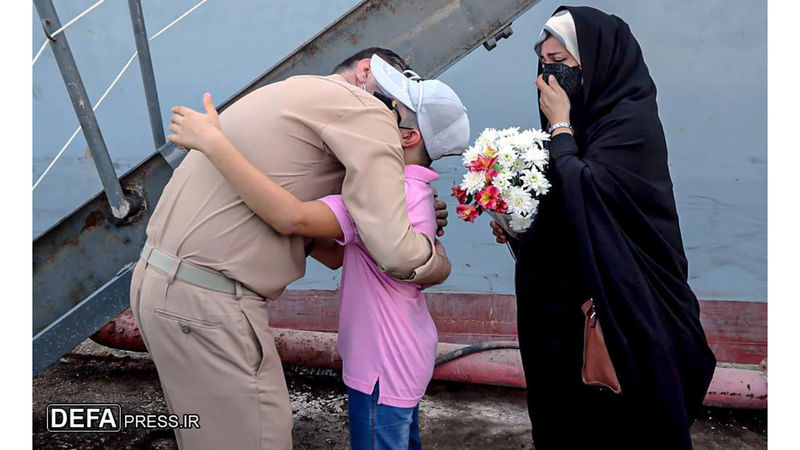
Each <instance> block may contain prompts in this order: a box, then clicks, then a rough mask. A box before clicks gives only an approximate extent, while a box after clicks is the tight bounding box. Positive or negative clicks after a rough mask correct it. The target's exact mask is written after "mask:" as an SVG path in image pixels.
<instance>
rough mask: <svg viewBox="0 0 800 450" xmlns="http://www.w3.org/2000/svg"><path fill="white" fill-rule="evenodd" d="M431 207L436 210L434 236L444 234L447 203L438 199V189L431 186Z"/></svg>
mask: <svg viewBox="0 0 800 450" xmlns="http://www.w3.org/2000/svg"><path fill="white" fill-rule="evenodd" d="M433 209H434V210H435V212H436V225H437V226H438V228H437V229H436V236H444V227H446V226H447V203H445V202H443V201H441V200H439V191H437V190H436V188H433Z"/></svg>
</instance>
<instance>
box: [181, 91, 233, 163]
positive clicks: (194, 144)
mask: <svg viewBox="0 0 800 450" xmlns="http://www.w3.org/2000/svg"><path fill="white" fill-rule="evenodd" d="M203 108H204V109H205V110H206V113H205V114H203V113H200V112H197V111H195V110H193V109H192V108H188V107H186V106H176V107H174V108H172V117H170V119H169V120H170V126H169V131H170V132H172V133H174V134H170V135H169V136H168V137H167V139H169V141H170V142H174V143H175V144H176V145H179V146H181V147H184V148H187V149H194V150H198V151H200V152H202V153H203V154H206V156H208V152H209V151H211V150H212V149H213V148H214V143H215V141H216V140H217V139H218V138H219V137H221V136H222V127H221V126H220V123H219V115H218V114H217V110H216V109H214V102H213V101H212V100H211V94H209V93H208V92H206V93H205V94H204V95H203Z"/></svg>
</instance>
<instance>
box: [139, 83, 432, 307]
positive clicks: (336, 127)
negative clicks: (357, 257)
mask: <svg viewBox="0 0 800 450" xmlns="http://www.w3.org/2000/svg"><path fill="white" fill-rule="evenodd" d="M220 122H221V124H222V131H223V132H224V134H225V136H227V138H228V139H229V140H230V141H231V142H232V143H233V145H234V146H236V148H238V149H239V150H240V151H241V152H242V153H243V154H244V156H245V157H246V158H247V159H248V160H249V161H250V162H251V163H253V164H254V165H255V166H256V167H257V168H258V169H259V170H261V171H262V172H263V173H264V174H266V175H268V176H269V177H270V178H271V179H273V180H274V181H275V182H277V183H278V184H280V185H281V186H283V187H284V188H285V189H287V190H288V191H289V192H291V193H292V194H294V195H295V196H297V197H298V198H299V199H300V200H303V201H309V200H314V199H318V198H321V197H324V196H326V195H329V194H338V193H341V194H342V197H343V200H344V203H345V205H346V206H347V209H348V211H349V212H350V215H351V216H352V218H353V220H354V222H355V224H356V226H357V228H358V232H359V235H360V236H361V238H362V240H363V241H364V243H365V245H366V247H367V249H368V250H369V251H370V253H371V254H372V255H373V256H374V258H375V260H376V261H377V262H378V263H379V264H380V265H381V267H382V268H383V269H384V270H385V271H386V273H387V274H389V275H391V276H392V277H394V278H397V279H407V280H411V281H414V282H415V283H419V284H429V283H437V282H441V281H442V280H441V279H439V278H441V275H442V273H441V272H442V267H443V265H444V264H447V262H446V258H445V257H443V256H441V255H438V254H437V253H436V252H435V251H433V242H432V241H431V239H430V238H428V237H426V236H425V235H423V234H421V233H418V232H416V231H415V230H413V229H412V228H411V226H410V225H409V222H408V213H407V210H406V200H405V183H404V179H403V168H404V164H403V154H402V148H401V146H400V132H399V130H398V128H397V121H396V119H395V116H394V114H393V113H392V112H391V111H389V110H388V108H386V106H385V105H384V104H383V103H381V102H380V101H379V100H378V99H376V98H375V97H374V96H373V95H372V94H369V93H367V92H366V91H364V90H363V89H359V88H358V87H356V86H353V85H351V84H349V83H348V82H347V81H346V80H345V79H344V78H343V77H342V76H340V75H330V76H325V77H323V76H309V75H303V76H295V77H291V78H288V79H286V80H284V81H281V82H278V83H273V84H270V85H267V86H264V87H262V88H260V89H258V90H256V91H254V92H252V93H250V94H248V95H247V96H245V97H244V98H242V99H241V100H239V101H237V102H236V103H234V104H233V105H232V106H230V107H229V108H228V109H226V110H225V111H224V112H223V113H222V114H221V115H220ZM147 240H148V242H149V243H150V244H151V245H153V246H155V247H156V248H158V249H160V250H161V251H163V252H166V253H168V254H171V255H173V256H176V257H178V258H181V259H183V260H185V261H188V262H190V263H194V264H197V265H200V266H204V267H207V268H210V269H213V270H216V271H219V272H221V273H223V274H224V275H226V276H228V277H229V278H233V279H235V280H238V281H240V282H241V283H242V284H244V285H245V286H247V287H249V288H250V289H252V290H254V291H255V292H258V293H259V294H261V295H263V296H265V297H268V298H273V299H274V298H277V297H278V296H280V294H281V293H282V292H283V290H284V289H285V287H286V285H287V284H289V283H291V282H292V281H294V280H296V279H298V278H300V277H302V276H303V274H304V273H305V253H304V248H303V238H302V237H300V236H283V235H280V234H278V233H277V232H276V231H275V230H273V229H272V228H271V227H269V226H268V225H267V224H266V223H265V222H263V221H262V220H261V219H260V218H259V217H258V216H256V215H255V213H253V211H252V210H250V208H248V207H247V205H245V204H244V202H243V201H242V199H241V198H240V197H239V196H238V195H237V194H236V192H235V191H234V189H233V188H232V187H231V186H230V184H228V183H227V182H226V181H225V179H224V178H223V177H222V175H221V174H220V173H219V172H218V171H217V170H216V168H214V166H213V165H212V164H211V162H210V161H209V160H208V159H207V158H206V157H205V156H203V154H201V153H200V152H197V151H190V152H189V154H188V155H187V156H186V158H185V159H184V161H183V162H182V163H181V164H180V166H179V167H178V168H177V169H176V170H175V172H174V174H173V176H172V178H171V179H170V181H169V183H167V185H166V187H165V188H164V192H163V194H162V196H161V199H160V200H159V202H158V205H157V206H156V208H155V211H154V212H153V216H152V218H151V219H150V222H149V223H148V225H147ZM445 276H446V275H445Z"/></svg>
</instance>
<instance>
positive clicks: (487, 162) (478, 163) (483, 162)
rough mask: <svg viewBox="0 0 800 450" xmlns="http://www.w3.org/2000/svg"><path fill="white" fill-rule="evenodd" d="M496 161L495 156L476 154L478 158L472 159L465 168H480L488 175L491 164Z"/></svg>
mask: <svg viewBox="0 0 800 450" xmlns="http://www.w3.org/2000/svg"><path fill="white" fill-rule="evenodd" d="M496 162H497V157H496V156H495V157H494V158H489V157H486V156H483V155H481V156H478V159H476V160H475V161H472V162H471V163H470V164H469V166H467V169H469V171H470V172H480V171H481V170H485V171H487V175H488V171H489V170H490V169H491V167H492V166H494V164H495V163H496ZM496 174H497V172H496V171H495V175H496Z"/></svg>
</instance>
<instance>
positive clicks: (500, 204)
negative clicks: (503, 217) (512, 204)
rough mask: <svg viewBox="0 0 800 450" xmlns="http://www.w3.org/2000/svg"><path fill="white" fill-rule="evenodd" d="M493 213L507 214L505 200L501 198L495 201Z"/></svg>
mask: <svg viewBox="0 0 800 450" xmlns="http://www.w3.org/2000/svg"><path fill="white" fill-rule="evenodd" d="M494 212H496V213H498V214H505V213H507V212H508V203H506V202H505V200H503V199H501V198H498V199H497V205H495V207H494Z"/></svg>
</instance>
